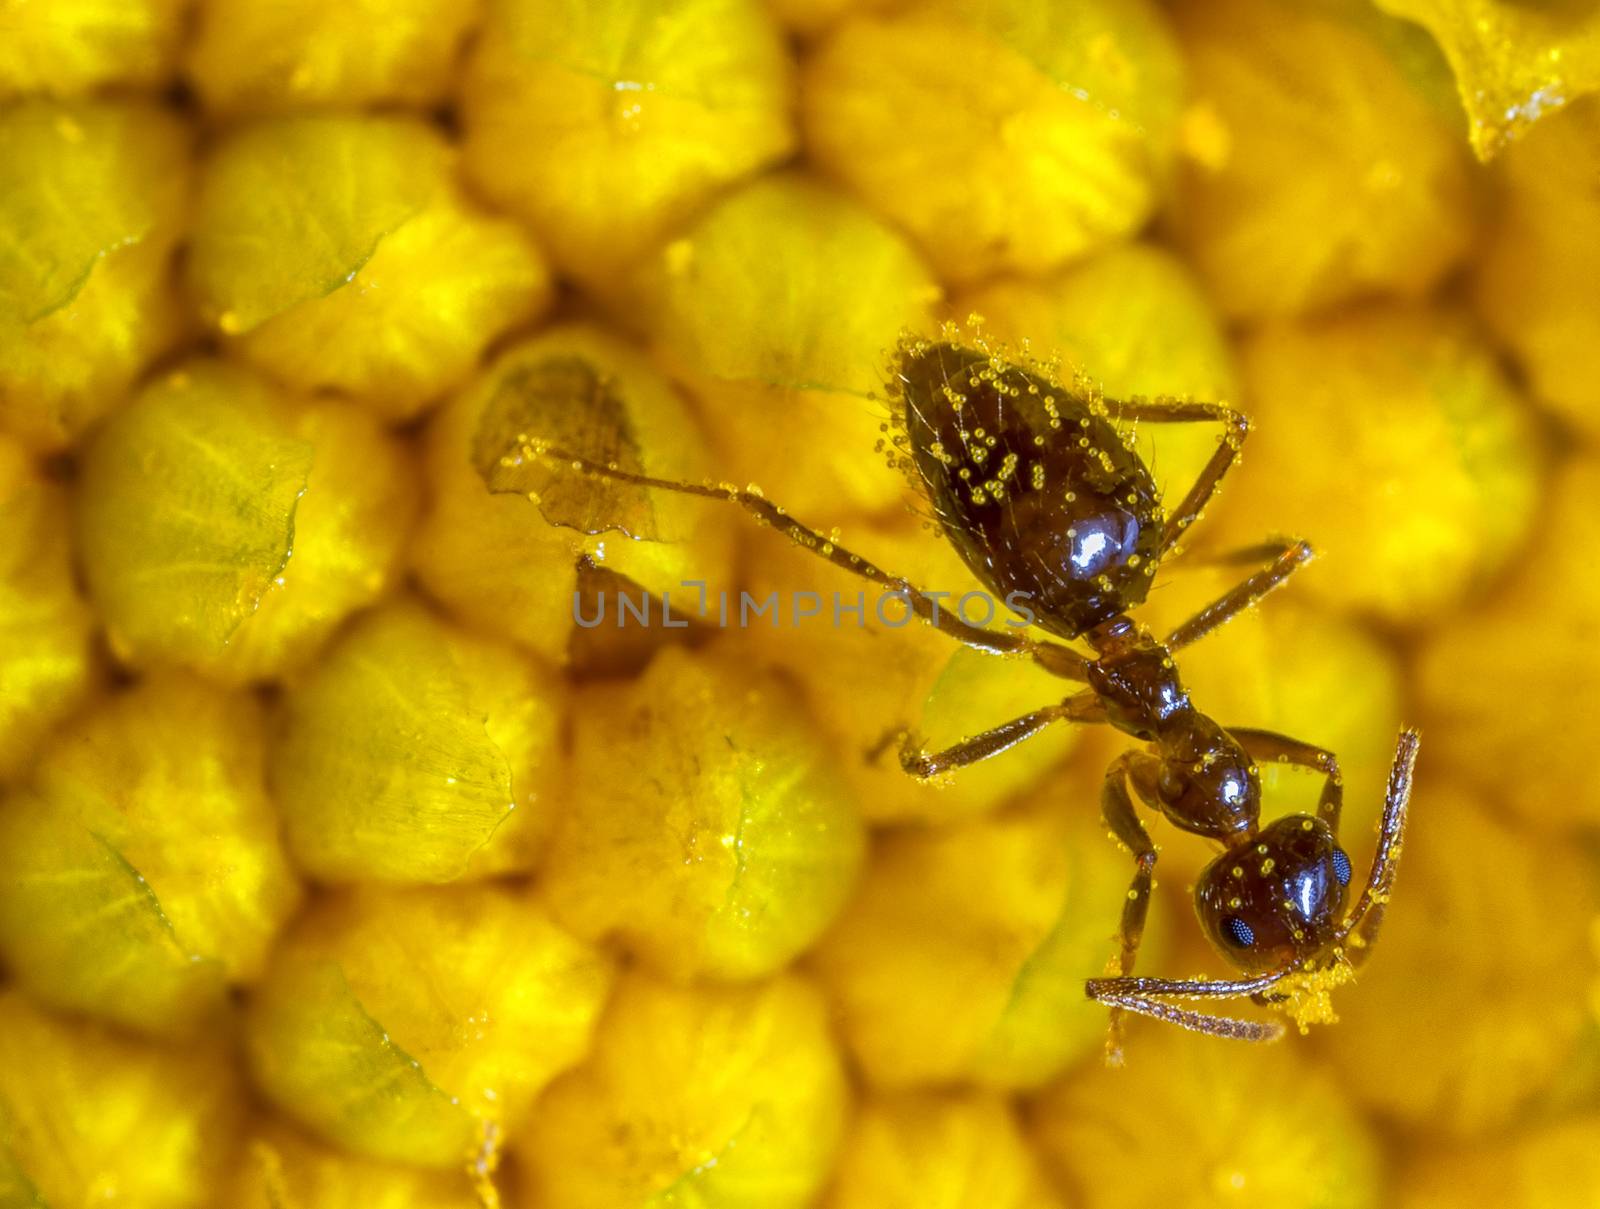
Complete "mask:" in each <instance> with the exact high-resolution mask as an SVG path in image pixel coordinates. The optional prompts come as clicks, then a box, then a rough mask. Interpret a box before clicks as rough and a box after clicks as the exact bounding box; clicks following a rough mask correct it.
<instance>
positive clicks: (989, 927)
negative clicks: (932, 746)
mask: <svg viewBox="0 0 1600 1209" xmlns="http://www.w3.org/2000/svg"><path fill="white" fill-rule="evenodd" d="M1090 754H1092V753H1090ZM1104 766H1105V765H1104V761H1103V759H1101V760H1094V759H1091V760H1087V761H1083V760H1078V761H1074V765H1073V766H1072V767H1070V768H1069V770H1068V771H1067V772H1065V773H1063V774H1061V775H1058V776H1054V777H1051V778H1050V779H1049V780H1047V781H1046V782H1044V784H1043V785H1041V786H1040V787H1039V788H1038V789H1036V790H1034V791H1033V792H1031V793H1030V794H1029V795H1028V797H1027V799H1026V800H1025V801H1024V802H1023V803H1022V804H1020V805H1018V806H1016V807H1012V808H1010V809H1007V810H1004V811H1002V812H1000V813H999V814H996V815H992V816H990V817H988V818H985V819H980V820H975V821H970V822H962V823H957V824H955V825H953V826H950V827H945V828H940V829H938V830H907V831H901V832H894V833H890V834H888V835H887V836H885V837H884V839H883V840H882V842H881V843H880V844H879V845H878V846H877V847H876V848H875V849H874V853H873V861H872V864H871V865H869V866H868V868H867V871H866V874H865V877H864V878H863V881H862V886H861V889H860V891H859V892H858V893H857V895H856V897H855V898H854V899H853V900H852V901H851V903H850V905H849V906H848V907H847V908H846V909H845V912H844V914H843V915H841V916H840V918H839V920H838V922H837V923H836V924H835V926H834V927H833V929H832V930H831V931H830V932H829V934H828V936H827V937H826V938H825V940H824V941H823V943H822V946H821V947H820V948H819V949H818V951H817V956H816V961H817V965H818V968H819V970H820V971H821V973H822V976H823V979H824V981H825V983H826V985H827V986H828V989H829V991H830V992H831V993H832V995H833V998H834V1000H835V1002H836V1003H837V1004H838V1010H839V1016H840V1025H841V1028H842V1031H843V1033H844V1036H845V1039H846V1040H847V1041H848V1042H849V1043H850V1047H851V1049H852V1050H853V1051H854V1053H855V1056H856V1059H857V1061H858V1062H859V1063H860V1064H861V1067H862V1069H863V1070H864V1071H865V1073H866V1076H867V1078H868V1079H869V1080H870V1081H871V1082H872V1083H873V1084H875V1085H877V1086H880V1087H907V1086H915V1085H928V1084H943V1083H950V1082H953V1081H957V1080H970V1081H973V1082H976V1083H978V1084H980V1085H983V1086H989V1087H1001V1088H1016V1087H1035V1086H1038V1085H1040V1084H1042V1083H1044V1082H1046V1081H1047V1080H1049V1079H1050V1078H1052V1077H1053V1076H1055V1075H1056V1074H1057V1073H1059V1072H1060V1071H1061V1070H1062V1069H1063V1068H1064V1067H1066V1066H1067V1065H1068V1064H1069V1063H1071V1062H1073V1061H1074V1060H1076V1059H1078V1058H1081V1057H1083V1056H1084V1055H1085V1054H1087V1053H1089V1052H1091V1051H1097V1050H1098V1048H1099V1043H1100V1042H1101V1041H1102V1040H1103V1039H1104V1037H1105V1035H1106V1026H1107V1013H1106V1009H1105V1008H1103V1007H1101V1006H1100V1005H1099V1004H1096V1003H1093V1002H1091V1001H1090V1000H1089V999H1088V998H1086V997H1085V995H1084V989H1083V984H1084V981H1085V979H1087V978H1090V977H1093V976H1095V975H1098V974H1100V973H1102V972H1104V970H1105V968H1106V962H1107V960H1108V959H1110V958H1111V957H1112V956H1113V955H1114V953H1115V952H1116V941H1115V939H1114V937H1115V935H1116V929H1117V922H1118V920H1119V919H1120V918H1121V915H1122V907H1123V903H1124V902H1125V900H1126V898H1127V893H1128V885H1129V882H1130V881H1131V880H1132V877H1133V861H1132V860H1131V859H1130V858H1129V856H1128V855H1127V854H1126V853H1125V852H1123V851H1121V850H1120V849H1119V848H1118V847H1117V846H1116V845H1115V844H1113V843H1111V842H1110V841H1109V840H1108V839H1107V838H1106V832H1105V827H1104V825H1103V824H1102V823H1101V822H1100V820H1099V816H1098V812H1097V811H1096V810H1095V809H1094V808H1093V805H1092V804H1093V803H1095V802H1096V801H1098V799H1099V791H1100V775H1101V770H1102V769H1103V768H1104ZM1064 804H1071V806H1072V807H1073V808H1072V809H1070V810H1069V809H1064ZM1166 928H1167V920H1166V919H1165V917H1164V916H1163V915H1162V914H1161V913H1159V912H1157V911H1152V912H1151V916H1150V922H1149V930H1148V934H1147V935H1146V938H1145V942H1144V944H1143V946H1142V947H1141V949H1140V956H1139V960H1140V968H1141V969H1145V970H1150V971H1155V970H1159V969H1160V968H1161V962H1162V960H1163V958H1164V956H1165V951H1166V946H1165V943H1164V939H1165V931H1166ZM953 988H960V989H959V993H955V992H954V991H953Z"/></svg>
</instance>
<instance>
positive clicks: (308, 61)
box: [188, 0, 477, 115]
mask: <svg viewBox="0 0 1600 1209" xmlns="http://www.w3.org/2000/svg"><path fill="white" fill-rule="evenodd" d="M198 10H199V11H198V14H197V22H198V28H197V30H196V34H195V39H194V42H193V45H192V46H191V47H190V49H189V53H188V69H189V77H190V78H191V79H192V80H193V81H194V83H195V85H196V87H198V89H199V90H200V95H201V97H202V98H203V99H204V101H205V104H206V107H207V108H208V109H210V110H213V111H214V112H218V113H223V114H229V115H233V114H238V113H281V112H284V111H287V110H294V109H306V108H314V107H319V106H330V107H331V106H344V107H347V108H354V107H359V106H362V105H373V104H401V105H416V106H427V105H434V104H438V103H439V102H441V101H442V100H444V98H445V96H446V94H447V92H448V89H449V86H450V77H451V73H452V72H453V70H454V68H455V59H456V55H457V53H458V52H459V50H460V47H461V40H462V38H463V36H464V35H465V33H466V31H467V28H468V26H469V24H470V23H471V22H472V20H473V18H474V17H475V16H476V15H477V13H476V6H475V5H473V4H471V3H469V2H468V0H340V2H339V3H336V4H328V3H324V2H323V0H273V2H272V3H270V4H262V3H259V2H258V0H204V2H203V3H201V4H200V5H199V6H198Z"/></svg>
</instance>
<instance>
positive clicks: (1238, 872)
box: [1228, 865, 1244, 877]
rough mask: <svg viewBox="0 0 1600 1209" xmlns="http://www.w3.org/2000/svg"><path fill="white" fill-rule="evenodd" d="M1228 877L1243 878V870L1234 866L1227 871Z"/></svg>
mask: <svg viewBox="0 0 1600 1209" xmlns="http://www.w3.org/2000/svg"><path fill="white" fill-rule="evenodd" d="M1228 876H1230V877H1243V876H1244V869H1243V868H1241V867H1240V866H1238V865H1235V866H1234V867H1233V868H1232V869H1229V870H1228Z"/></svg>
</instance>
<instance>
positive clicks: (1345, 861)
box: [1333, 848, 1350, 886]
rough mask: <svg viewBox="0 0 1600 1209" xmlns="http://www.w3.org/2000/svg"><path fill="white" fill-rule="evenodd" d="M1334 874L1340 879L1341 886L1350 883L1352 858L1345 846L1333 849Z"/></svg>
mask: <svg viewBox="0 0 1600 1209" xmlns="http://www.w3.org/2000/svg"><path fill="white" fill-rule="evenodd" d="M1333 876H1334V877H1336V878H1338V879H1339V884H1340V885H1341V886H1348V885H1349V884H1350V858H1349V857H1348V856H1346V855H1345V851H1344V849H1343V848H1335V849H1334V850H1333Z"/></svg>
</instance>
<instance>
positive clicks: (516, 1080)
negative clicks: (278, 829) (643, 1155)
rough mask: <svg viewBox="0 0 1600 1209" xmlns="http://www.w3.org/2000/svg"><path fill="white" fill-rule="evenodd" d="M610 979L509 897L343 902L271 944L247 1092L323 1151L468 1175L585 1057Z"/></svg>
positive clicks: (434, 895) (255, 1008) (402, 896)
mask: <svg viewBox="0 0 1600 1209" xmlns="http://www.w3.org/2000/svg"><path fill="white" fill-rule="evenodd" d="M610 983H611V967H610V964H609V962H608V961H607V960H606V959H605V958H603V957H602V956H601V955H600V954H598V953H597V952H595V951H594V950H593V949H591V948H589V947H588V946H587V945H584V944H582V943H580V942H579V941H576V940H574V939H573V938H572V937H570V936H568V935H567V934H566V933H565V932H563V931H561V930H560V929H559V928H557V927H556V926H555V925H554V924H552V923H550V922H549V920H547V919H546V918H545V917H544V916H543V915H542V914H541V913H540V912H539V911H538V910H537V909H536V908H534V907H533V906H532V904H530V903H529V902H527V901H526V899H525V898H524V897H523V896H522V895H521V893H519V892H516V891H512V890H509V889H505V888H502V887H494V886H478V887H473V886H452V887H449V888H427V889H414V890H371V889H367V890H360V891H350V892H346V893H342V894H335V895H333V896H331V897H329V898H327V899H324V900H323V901H322V902H321V903H319V904H318V905H317V906H316V907H315V908H314V909H313V910H312V911H311V912H310V913H309V914H307V915H306V916H304V917H303V918H302V919H301V920H300V921H299V923H297V924H296V925H295V927H294V929H293V930H292V931H291V932H290V933H289V934H288V935H287V936H286V937H285V938H284V939H283V941H282V942H281V943H280V944H279V945H278V947H277V950H276V952H275V953H274V954H273V960H272V965H271V967H270V968H269V969H268V971H267V975H266V978H265V979H264V980H263V982H262V984H261V985H260V987H258V988H257V990H256V991H255V993H254V995H253V997H252V1001H251V1005H250V1012H249V1017H248V1020H247V1024H246V1030H245V1046H246V1051H247V1053H248V1056H249V1059H250V1068H251V1071H252V1072H253V1075H254V1078H255V1082H256V1085H257V1087H259V1088H260V1089H261V1091H262V1092H263V1093H264V1094H265V1095H266V1096H267V1098H268V1099H269V1100H271V1101H272V1102H273V1103H274V1104H275V1105H277V1107H278V1108H279V1109H281V1110H282V1111H283V1112H285V1113H286V1114H288V1115H289V1116H291V1117H293V1118H294V1119H296V1120H298V1121H300V1122H301V1123H302V1124H304V1125H306V1126H307V1127H308V1128H311V1129H313V1130H315V1131H316V1132H317V1133H318V1134H319V1135H321V1136H322V1137H323V1138H325V1139H326V1140H328V1141H330V1142H333V1143H335V1144H337V1145H339V1146H341V1147H343V1148H345V1149H346V1150H349V1151H351V1152H353V1153H357V1154H363V1155H368V1156H370V1157H373V1158H378V1159H386V1160H390V1161H393V1162H398V1163H409V1164H415V1165H417V1166H422V1167H435V1168H440V1169H447V1170H448V1169H452V1168H460V1169H465V1168H466V1167H467V1166H468V1164H469V1162H470V1161H472V1160H473V1159H474V1158H477V1157H481V1156H482V1155H483V1153H484V1152H485V1151H486V1150H492V1149H493V1147H494V1146H495V1145H497V1140H498V1139H500V1138H502V1137H504V1135H505V1131H507V1130H515V1129H517V1128H519V1127H520V1125H521V1123H522V1119H523V1118H524V1117H525V1116H526V1115H527V1114H528V1111H529V1109H530V1108H531V1107H532V1104H533V1100H534V1098H535V1097H536V1096H537V1095H538V1093H539V1090H540V1088H542V1087H543V1086H544V1084H545V1083H546V1082H547V1081H549V1080H550V1079H551V1078H552V1077H553V1076H555V1075H556V1074H557V1073H559V1072H560V1071H562V1070H564V1069H565V1068H567V1067H569V1066H571V1065H573V1064H574V1063H576V1062H578V1061H579V1060H580V1059H582V1057H583V1055H584V1054H585V1053H586V1052H587V1050H588V1048H589V1039H590V1032H591V1030H592V1029H593V1026H594V1022H595V1018H596V1017H597V1016H598V1015H599V1013H600V1009H601V1007H602V1005H603V1004H604V1001H605V998H606V993H607V991H608V989H609V987H610Z"/></svg>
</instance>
